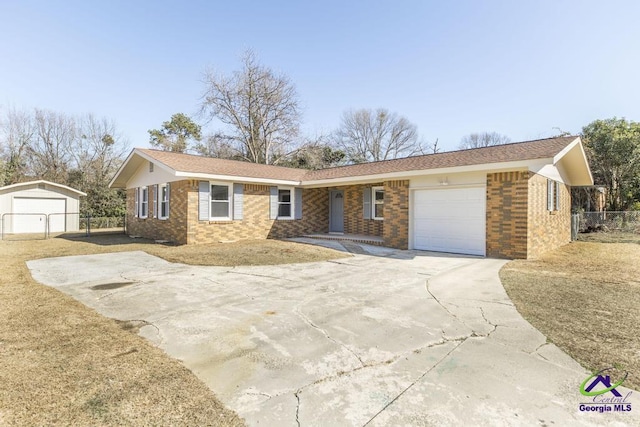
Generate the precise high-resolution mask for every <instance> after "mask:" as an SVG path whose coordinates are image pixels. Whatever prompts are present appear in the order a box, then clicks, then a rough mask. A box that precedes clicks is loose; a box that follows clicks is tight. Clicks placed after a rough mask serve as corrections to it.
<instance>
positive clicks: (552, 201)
mask: <svg viewBox="0 0 640 427" xmlns="http://www.w3.org/2000/svg"><path fill="white" fill-rule="evenodd" d="M547 210H548V211H550V212H553V211H559V210H560V183H559V182H558V181H554V180H551V179H548V180H547Z"/></svg>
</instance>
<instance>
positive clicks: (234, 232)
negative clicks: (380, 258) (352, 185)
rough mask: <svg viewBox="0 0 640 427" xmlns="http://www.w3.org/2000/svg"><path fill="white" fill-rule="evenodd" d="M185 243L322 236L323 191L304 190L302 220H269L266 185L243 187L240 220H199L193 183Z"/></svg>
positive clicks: (325, 228)
mask: <svg viewBox="0 0 640 427" xmlns="http://www.w3.org/2000/svg"><path fill="white" fill-rule="evenodd" d="M188 197H189V209H188V211H189V213H188V218H189V219H188V223H189V227H188V231H187V243H211V242H220V241H235V240H243V239H266V238H286V237H295V236H300V235H303V234H308V233H318V232H320V233H325V232H327V231H328V228H329V196H328V192H327V189H326V188H319V189H304V190H303V192H302V199H303V205H302V219H298V220H295V219H291V220H273V219H270V218H269V186H267V185H255V184H245V185H244V192H243V216H242V220H235V221H199V220H198V187H197V182H196V183H195V184H194V186H193V187H192V188H191V189H190V191H189V194H188Z"/></svg>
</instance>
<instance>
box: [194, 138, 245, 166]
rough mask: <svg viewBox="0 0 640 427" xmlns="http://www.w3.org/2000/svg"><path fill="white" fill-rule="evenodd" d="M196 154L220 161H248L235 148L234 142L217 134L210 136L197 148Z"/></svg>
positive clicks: (197, 145)
mask: <svg viewBox="0 0 640 427" xmlns="http://www.w3.org/2000/svg"><path fill="white" fill-rule="evenodd" d="M195 151H196V153H198V154H200V155H201V156H207V157H217V158H219V159H229V160H246V159H245V158H244V156H242V155H241V154H240V153H239V151H238V150H237V149H235V148H234V146H233V140H231V139H230V138H225V136H224V135H222V134H219V133H215V134H212V135H208V136H207V137H206V138H205V139H204V142H199V143H198V144H196V146H195Z"/></svg>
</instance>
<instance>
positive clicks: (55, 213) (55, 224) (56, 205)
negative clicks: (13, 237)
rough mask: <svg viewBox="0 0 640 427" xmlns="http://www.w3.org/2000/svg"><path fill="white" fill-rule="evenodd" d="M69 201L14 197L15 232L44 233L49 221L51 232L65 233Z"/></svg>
mask: <svg viewBox="0 0 640 427" xmlns="http://www.w3.org/2000/svg"><path fill="white" fill-rule="evenodd" d="M66 211H67V200H66V199H64V198H61V199H53V198H51V199H50V198H36V197H14V199H13V213H14V214H15V215H13V217H14V218H13V232H14V233H29V232H36V231H37V232H40V231H44V225H45V223H46V221H47V218H48V219H49V232H50V233H54V232H61V231H65V222H66V221H65V220H66V218H65V217H66V214H65V212H66Z"/></svg>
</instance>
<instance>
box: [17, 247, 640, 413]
mask: <svg viewBox="0 0 640 427" xmlns="http://www.w3.org/2000/svg"><path fill="white" fill-rule="evenodd" d="M324 244H325V245H327V246H330V247H334V248H335V249H340V247H341V245H340V243H338V242H327V243H324ZM350 251H351V252H352V253H353V252H357V253H356V254H354V256H353V257H351V258H346V259H342V260H335V261H329V262H321V263H310V264H299V265H280V266H266V267H235V268H231V267H197V266H185V265H180V264H172V263H169V262H166V261H163V260H161V259H159V258H156V257H153V256H150V255H147V254H145V253H143V252H130V253H119V254H101V255H89V256H78V257H63V258H50V259H44V260H36V261H30V262H29V263H28V265H29V268H30V269H31V271H32V274H33V276H34V278H35V279H36V280H38V281H40V282H42V283H45V284H47V285H49V286H53V287H56V288H58V289H59V290H61V291H63V292H66V293H68V294H70V295H72V296H73V297H75V298H76V299H78V300H79V301H81V302H83V303H84V304H86V305H88V306H90V307H92V308H94V309H96V310H97V311H98V312H100V313H102V314H103V315H105V316H108V317H112V318H115V319H119V320H123V321H127V320H131V319H138V321H139V322H143V323H141V328H140V331H139V333H140V335H142V336H144V337H145V338H147V339H148V340H150V341H151V342H152V343H154V344H155V345H157V346H159V347H160V348H162V349H163V350H164V351H166V352H167V353H168V354H169V355H171V356H172V357H175V358H178V359H180V360H182V361H183V362H184V363H185V365H186V366H187V367H188V368H189V369H191V370H192V371H193V372H194V373H195V374H196V375H197V376H198V377H199V378H201V379H202V381H204V382H205V383H206V384H207V385H208V386H209V387H210V388H211V389H212V390H213V391H214V392H215V393H216V395H217V396H218V397H219V398H220V399H221V400H222V401H223V402H224V403H225V404H226V405H227V406H229V407H230V408H231V409H234V410H235V411H237V412H238V413H239V414H240V415H241V416H242V417H244V418H245V419H246V420H247V423H248V424H249V425H267V426H269V425H273V426H288V425H291V426H296V425H299V426H312V425H336V426H338V425H340V426H341V425H347V426H351V425H355V426H364V425H369V426H386V425H431V424H437V425H461V424H464V425H470V424H473V425H551V424H555V425H590V424H591V425H602V424H612V425H626V424H634V423H636V418H637V417H636V418H634V417H633V415H630V414H611V413H609V414H597V413H588V414H587V413H581V412H579V411H578V403H580V402H583V401H584V400H585V398H584V397H582V396H581V395H580V394H579V392H578V386H579V384H580V383H581V382H582V381H583V380H584V379H585V377H586V374H587V373H586V371H585V370H584V369H582V368H581V367H580V366H579V365H578V364H577V363H576V362H575V361H573V360H572V359H571V358H570V357H568V356H567V355H566V354H565V353H563V352H562V351H560V350H559V349H558V348H557V347H556V346H554V345H553V344H551V343H549V342H547V340H546V337H544V336H543V335H542V334H541V333H540V332H539V331H537V330H536V329H535V328H533V327H532V326H531V325H530V324H529V323H527V322H526V321H525V320H524V319H523V318H522V317H521V316H520V315H519V314H518V312H517V311H516V309H515V307H514V306H513V304H512V303H511V301H510V300H509V298H508V297H507V295H506V293H505V292H504V289H503V288H502V286H501V284H500V281H499V279H498V270H499V268H500V267H501V266H502V265H503V264H504V262H505V261H500V260H492V259H481V258H475V257H464V256H454V255H444V254H433V253H425V252H414V251H396V250H391V249H388V248H376V247H370V246H366V245H360V249H358V250H355V249H354V248H353V247H352V248H350ZM78 272H86V274H78ZM117 280H126V281H131V282H135V284H134V285H131V286H122V287H119V288H117V289H106V288H109V287H110V286H100V285H104V284H109V283H114V282H115V281H117ZM123 351H132V350H131V349H123Z"/></svg>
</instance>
